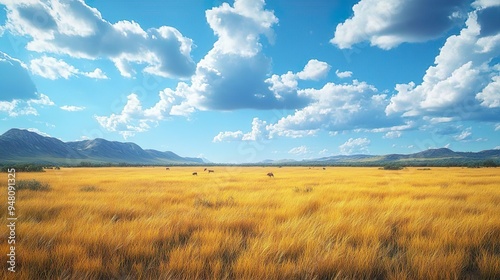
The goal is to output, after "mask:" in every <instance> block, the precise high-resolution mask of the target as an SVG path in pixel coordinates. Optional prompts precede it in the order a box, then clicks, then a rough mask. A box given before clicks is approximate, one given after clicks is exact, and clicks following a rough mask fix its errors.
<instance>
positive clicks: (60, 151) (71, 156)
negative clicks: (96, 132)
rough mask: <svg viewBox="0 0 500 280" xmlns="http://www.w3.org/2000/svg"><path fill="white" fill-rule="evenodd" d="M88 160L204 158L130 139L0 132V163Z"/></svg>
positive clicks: (148, 161)
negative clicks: (66, 138) (71, 139)
mask: <svg viewBox="0 0 500 280" xmlns="http://www.w3.org/2000/svg"><path fill="white" fill-rule="evenodd" d="M81 162H87V163H91V164H108V163H110V164H122V163H124V164H150V165H162V164H163V165H164V164H203V163H208V162H209V161H207V160H206V159H202V158H189V157H181V156H179V155H177V154H175V153H173V152H170V151H166V152H160V151H157V150H144V149H142V148H141V147H140V146H139V145H137V144H135V143H131V142H126V143H123V142H116V141H108V140H105V139H101V138H96V139H93V140H83V141H74V142H63V141H61V140H59V139H56V138H52V137H46V136H42V135H39V134H37V133H35V132H31V131H28V130H22V129H16V128H13V129H10V130H9V131H7V132H5V133H4V134H2V135H1V136H0V163H39V164H54V165H78V164H80V163H81Z"/></svg>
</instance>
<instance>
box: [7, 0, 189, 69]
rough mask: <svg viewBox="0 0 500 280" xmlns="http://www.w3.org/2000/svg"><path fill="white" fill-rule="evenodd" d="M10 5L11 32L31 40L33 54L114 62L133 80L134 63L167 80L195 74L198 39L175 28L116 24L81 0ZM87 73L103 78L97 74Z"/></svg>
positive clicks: (22, 2)
mask: <svg viewBox="0 0 500 280" xmlns="http://www.w3.org/2000/svg"><path fill="white" fill-rule="evenodd" d="M4 5H5V6H6V10H7V23H6V25H5V28H6V30H8V31H9V32H11V33H12V34H14V35H20V36H25V37H27V38H29V40H30V41H29V42H28V44H27V46H26V47H27V49H28V50H31V51H35V52H46V53H54V54H66V55H69V56H71V57H74V58H84V59H98V58H104V59H109V60H111V61H113V62H114V63H115V65H116V67H117V68H118V69H119V70H120V73H121V74H122V75H123V76H128V77H130V76H131V75H132V73H133V72H134V71H133V68H132V66H131V64H134V65H139V64H141V65H142V64H144V65H145V68H144V69H143V71H145V72H148V73H151V74H154V75H159V76H164V77H189V76H191V74H193V72H194V67H195V64H194V62H193V60H192V58H191V56H190V53H191V47H192V40H191V39H189V38H186V37H184V36H183V35H182V34H181V33H180V32H179V31H178V30H177V29H175V28H172V27H168V26H162V27H159V28H150V29H148V30H147V31H145V30H143V29H142V27H141V26H140V25H139V24H138V23H136V22H134V21H119V22H117V23H114V24H112V23H110V22H108V21H106V20H105V19H103V18H102V15H101V13H100V12H99V11H98V10H97V9H95V8H92V7H90V6H88V5H87V4H86V3H85V2H83V1H79V0H73V1H59V0H54V1H50V2H38V1H15V2H14V1H8V2H5V1H4ZM92 73H93V74H92ZM87 74H89V75H90V76H94V77H102V75H98V74H99V73H95V72H91V73H87Z"/></svg>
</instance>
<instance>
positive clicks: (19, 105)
mask: <svg viewBox="0 0 500 280" xmlns="http://www.w3.org/2000/svg"><path fill="white" fill-rule="evenodd" d="M36 97H37V98H32V99H28V100H22V99H14V100H12V101H0V112H2V113H5V114H7V115H8V116H9V117H18V116H26V115H33V116H38V111H37V109H36V108H35V106H36V107H43V106H54V105H55V104H54V102H53V101H52V100H50V98H49V97H48V96H47V95H45V94H42V93H40V94H38V93H37V94H36Z"/></svg>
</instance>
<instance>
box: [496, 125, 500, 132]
mask: <svg viewBox="0 0 500 280" xmlns="http://www.w3.org/2000/svg"><path fill="white" fill-rule="evenodd" d="M499 130H500V123H497V124H495V131H499Z"/></svg>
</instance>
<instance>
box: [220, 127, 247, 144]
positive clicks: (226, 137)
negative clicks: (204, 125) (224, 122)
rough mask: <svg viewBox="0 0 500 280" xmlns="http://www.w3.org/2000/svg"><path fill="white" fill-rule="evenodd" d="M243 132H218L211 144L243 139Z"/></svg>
mask: <svg viewBox="0 0 500 280" xmlns="http://www.w3.org/2000/svg"><path fill="white" fill-rule="evenodd" d="M243 135H244V134H243V132H242V131H241V130H238V131H224V132H219V134H217V135H216V136H215V137H214V139H213V140H212V142H214V143H217V142H229V141H238V140H241V139H242V138H243Z"/></svg>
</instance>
